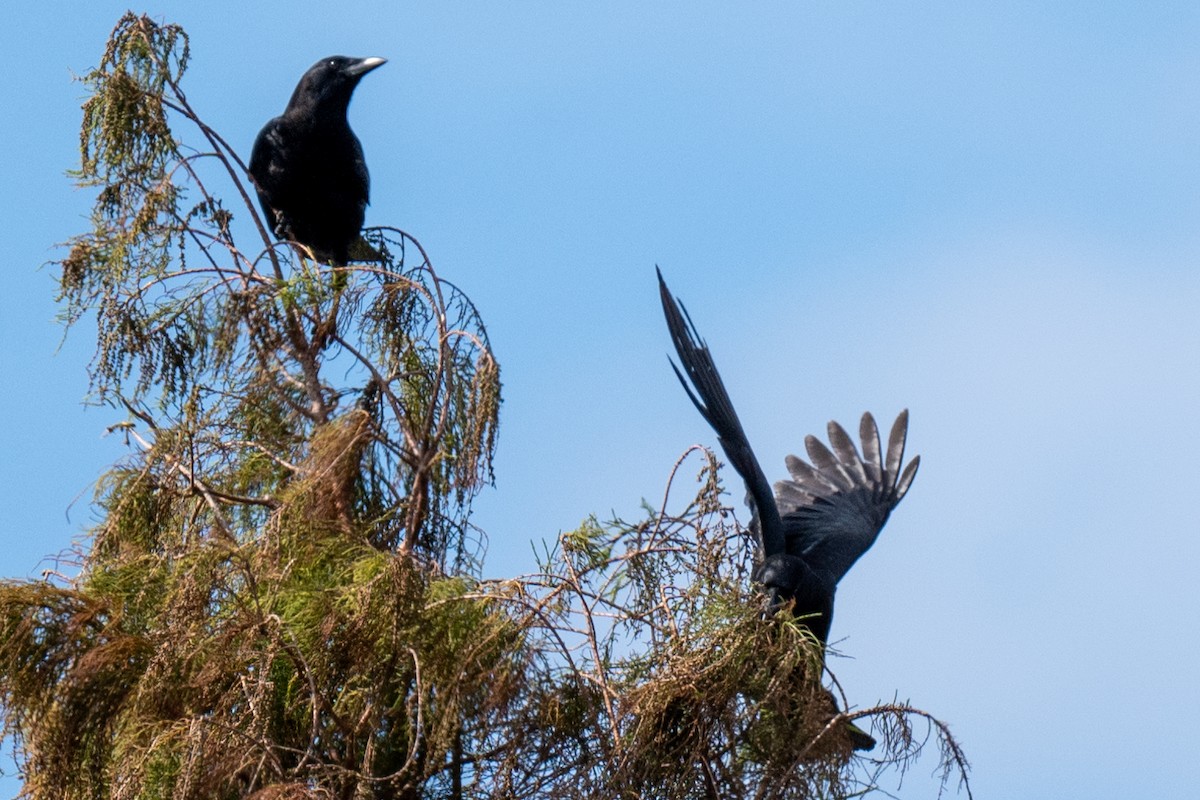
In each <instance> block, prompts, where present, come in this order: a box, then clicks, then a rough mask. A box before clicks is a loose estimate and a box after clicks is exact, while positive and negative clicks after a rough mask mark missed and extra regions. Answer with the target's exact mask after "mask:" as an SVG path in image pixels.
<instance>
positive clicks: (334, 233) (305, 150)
mask: <svg viewBox="0 0 1200 800" xmlns="http://www.w3.org/2000/svg"><path fill="white" fill-rule="evenodd" d="M384 63H385V61H384V59H382V58H348V57H346V56H330V57H329V58H323V59H321V60H320V61H318V62H317V63H316V64H313V66H312V67H311V68H309V70H308V71H307V72H305V73H304V75H303V77H301V78H300V83H298V84H297V85H296V90H295V91H294V92H293V93H292V98H291V100H290V101H289V102H288V105H287V108H286V109H285V110H284V112H283V114H282V115H280V116H278V117H275V118H274V119H273V120H271V121H270V122H268V123H267V124H266V125H265V126H264V127H263V129H262V131H261V132H259V134H258V138H257V139H255V141H254V149H253V151H252V152H251V154H250V167H249V171H250V177H251V179H252V180H253V181H254V186H255V188H256V189H257V190H258V199H259V202H261V203H262V208H263V213H264V214H265V215H266V218H267V220H266V221H267V226H268V227H269V228H270V229H271V231H272V232H273V233H275V234H276V235H277V236H279V238H281V239H287V240H290V241H293V242H296V243H297V244H301V245H304V246H305V247H307V248H308V249H309V250H310V251H311V252H312V255H313V257H314V258H316V259H317V260H318V261H321V262H324V263H327V264H333V265H342V264H345V263H346V262H347V261H348V260H349V258H350V252H351V248H352V246H353V245H354V243H355V242H357V241H358V239H359V235H360V232H361V230H362V225H363V217H364V215H365V213H366V208H367V202H368V201H369V199H370V178H369V176H368V174H367V164H366V161H365V160H364V159H363V151H362V145H361V144H360V143H359V141H358V137H357V136H355V135H354V131H352V130H350V123H349V122H348V121H347V120H346V111H347V109H348V108H349V106H350V96H351V95H352V94H353V93H354V88H355V87H356V86H357V85H358V82H359V81H360V80H361V79H362V77H363V76H364V75H366V74H367V73H368V72H370V71H371V70H373V69H375V68H376V67H378V66H380V65H382V64H384Z"/></svg>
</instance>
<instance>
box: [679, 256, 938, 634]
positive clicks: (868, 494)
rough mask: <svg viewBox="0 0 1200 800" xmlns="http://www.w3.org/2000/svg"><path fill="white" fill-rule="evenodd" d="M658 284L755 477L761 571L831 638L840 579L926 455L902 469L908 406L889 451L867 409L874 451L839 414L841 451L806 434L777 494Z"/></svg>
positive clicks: (703, 352) (835, 432) (701, 399)
mask: <svg viewBox="0 0 1200 800" xmlns="http://www.w3.org/2000/svg"><path fill="white" fill-rule="evenodd" d="M658 285H659V294H660V296H661V299H662V306H663V313H664V314H665V315H666V318H667V328H668V329H669V330H670V332H671V339H672V341H673V342H674V344H675V352H676V353H678V354H679V360H680V363H681V364H682V367H683V368H682V370H680V368H679V367H676V366H675V364H674V363H672V364H671V366H672V367H673V368H674V369H675V374H676V376H677V377H678V378H679V382H680V383H681V384H683V388H684V390H685V391H686V392H687V394H688V397H690V398H691V400H692V403H693V404H695V406H696V408H697V409H698V410H699V411H700V414H701V415H702V416H703V417H704V419H705V420H707V421H708V424H709V425H711V426H712V428H713V430H715V431H716V433H717V438H718V440H719V441H720V443H721V448H722V449H723V450H724V451H725V455H726V457H727V458H728V459H729V463H730V464H731V465H732V466H733V468H734V469H735V470H737V472H738V474H739V475H741V476H742V480H744V481H745V483H746V493H747V496H746V503H747V505H749V506H750V511H751V521H750V527H751V530H752V531H753V532H754V534H755V536H756V537H757V538H758V543H759V546H760V547H761V550H762V556H763V557H762V561H761V562H760V563H759V564H758V566H757V567H756V569H755V571H754V578H755V580H757V581H758V582H759V583H761V584H762V585H763V587H764V588H765V589H766V590H767V592H768V594H769V595H770V597H771V599H772V601H773V603H774V604H776V605H778V604H780V603H784V602H788V601H795V605H794V612H795V614H796V616H797V617H798V618H801V619H803V621H804V623H805V624H806V625H807V627H808V628H809V630H811V631H812V633H813V635H814V636H815V637H816V638H817V640H818V641H820V642H821V644H822V646H824V644H825V643H826V642H827V641H828V639H829V625H830V622H831V621H832V618H833V598H834V593H835V591H836V589H837V584H838V581H840V580H841V579H842V576H843V575H845V574H846V572H847V571H848V570H849V569H850V567H851V566H852V565H853V564H854V562H855V561H857V560H858V558H859V556H861V555H862V554H863V553H865V552H866V551H867V550H868V549H869V548H870V547H871V545H872V544H874V542H875V539H876V538H877V537H878V536H879V532H880V530H882V528H883V525H884V523H885V522H887V519H888V515H889V514H891V512H892V509H893V508H895V507H896V504H897V503H899V502H900V500H901V498H903V497H904V494H905V493H906V492H907V491H908V487H909V485H910V484H911V483H912V480H913V478H914V477H915V476H916V473H917V467H918V465H919V464H920V462H921V458H920V456H917V457H915V458H913V460H912V461H910V462H909V464H908V465H907V466H906V467H904V469H903V471H901V469H900V467H901V462H902V461H903V459H904V442H905V437H906V434H907V431H908V412H907V411H903V412H901V413H900V416H898V417H897V418H896V422H895V424H894V425H893V426H892V431H891V435H890V436H889V437H888V446H887V451H886V454H885V453H884V451H883V450H882V449H881V446H880V441H879V430H878V428H877V426H876V425H875V419H874V418H873V417H872V416H871V415H870V414H863V417H862V421H861V423H860V425H859V433H860V436H861V438H862V443H863V454H864V456H865V458H864V457H860V456H859V454H858V451H857V450H856V449H855V446H854V443H853V441H851V439H850V436H849V435H848V434H847V433H846V431H845V430H844V429H843V428H842V427H841V426H840V425H838V424H837V423H836V422H830V423H829V441H830V444H831V445H832V446H833V450H832V451H831V450H830V449H829V448H828V447H826V446H825V445H824V444H822V443H821V442H820V441H819V440H818V439H817V438H816V437H814V436H808V437H806V438H805V448H806V449H807V451H808V455H809V458H810V459H811V460H812V465H809V464H808V463H806V462H804V461H802V460H801V459H799V458H797V457H796V456H788V458H787V467H788V471H789V472H790V473H791V479H790V480H785V481H779V482H778V483H776V484H775V491H774V493H772V491H771V487H770V485H769V484H768V483H767V479H766V476H765V475H764V473H763V471H762V467H761V466H759V463H758V459H757V458H756V457H755V455H754V451H753V450H752V449H751V448H750V442H749V441H748V440H747V438H746V433H745V431H743V430H742V423H741V421H740V420H739V419H738V416H737V412H735V411H734V409H733V404H732V403H731V402H730V400H729V394H728V392H727V391H726V390H725V384H724V383H723V382H722V380H721V375H720V373H718V372H717V367H716V364H714V363H713V359H712V355H711V354H710V353H709V350H708V346H707V345H706V344H705V343H704V341H703V340H702V339H701V338H700V335H699V334H698V333H697V332H696V328H695V325H694V324H693V323H692V321H691V318H690V317H688V315H687V310H686V309H684V308H683V306H682V304H679V303H677V301H676V300H675V299H674V298H672V297H671V293H670V291H669V290H668V289H667V285H666V283H665V282H664V281H663V277H662V273H661V272H660V273H659V275H658Z"/></svg>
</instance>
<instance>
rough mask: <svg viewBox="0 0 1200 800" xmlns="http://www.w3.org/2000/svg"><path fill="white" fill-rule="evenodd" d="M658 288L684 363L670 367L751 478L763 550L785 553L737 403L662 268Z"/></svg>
mask: <svg viewBox="0 0 1200 800" xmlns="http://www.w3.org/2000/svg"><path fill="white" fill-rule="evenodd" d="M658 291H659V295H660V297H661V298H662V307H663V314H664V315H666V318H667V328H668V329H669V330H670V332H671V341H673V342H674V343H675V352H676V353H678V354H679V363H680V364H682V365H683V369H682V370H680V368H679V367H677V366H675V363H674V362H671V368H672V369H674V370H675V376H676V377H678V378H679V382H680V383H681V384H683V388H684V391H686V392H687V394H688V397H690V398H691V400H692V403H693V404H694V405H695V406H696V409H697V410H698V411H699V412H700V415H701V416H702V417H704V419H705V420H707V421H708V424H709V425H711V426H712V428H713V430H714V431H716V432H717V440H718V441H719V442H720V443H721V449H722V450H724V451H725V457H726V458H728V459H729V463H730V464H731V465H732V466H733V468H734V469H735V470H737V473H738V474H739V475H741V476H742V480H743V481H745V482H746V493H747V496H746V504H747V505H749V506H750V512H751V514H752V520H751V529H752V530H754V531H755V532H756V533H757V535H758V536H759V544H760V545H761V547H762V550H763V554H764V555H766V556H771V555H779V554H782V553H784V552H785V545H784V532H783V523H782V521H781V520H780V517H779V509H778V508H776V506H775V498H774V496H773V495H772V494H771V486H770V484H769V483H768V482H767V477H766V475H764V474H763V471H762V467H761V466H759V464H758V459H757V458H755V457H754V451H753V450H751V449H750V442H749V441H748V440H747V439H746V433H745V431H743V430H742V423H741V421H740V420H739V419H738V416H737V412H735V411H734V410H733V403H732V402H730V400H729V393H728V392H726V391H725V384H724V383H723V382H722V381H721V375H720V373H718V372H717V366H716V364H714V363H713V360H712V354H710V353H709V352H708V346H707V345H706V344H705V343H704V340H703V339H701V338H700V334H699V333H698V332H697V331H696V326H695V325H693V324H692V320H691V317H689V316H688V315H687V309H685V308H683V305H682V303H678V302H677V301H676V300H675V298H673V297H672V296H671V292H670V290H668V289H667V284H666V282H665V281H663V277H662V272H658ZM685 376H686V377H685ZM693 389H694V391H693Z"/></svg>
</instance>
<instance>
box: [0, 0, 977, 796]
mask: <svg viewBox="0 0 1200 800" xmlns="http://www.w3.org/2000/svg"><path fill="white" fill-rule="evenodd" d="M187 60H188V42H187V37H186V35H185V34H184V33H183V31H182V30H181V29H179V28H178V27H177V26H172V25H162V24H158V23H155V22H153V21H151V20H149V19H148V18H146V17H137V16H134V15H126V16H125V17H124V18H122V20H121V21H120V22H119V23H118V25H117V27H116V28H115V30H114V31H113V34H112V36H111V38H110V40H109V43H108V47H107V49H106V51H105V54H104V57H103V58H102V60H101V63H100V66H98V67H97V68H96V69H95V70H93V71H92V72H90V73H89V74H88V75H87V76H86V77H85V79H84V80H85V83H86V84H87V86H88V88H89V91H90V92H91V96H90V97H89V99H88V101H87V103H86V104H85V106H84V118H83V129H82V134H81V153H82V163H81V167H80V169H79V171H78V173H77V175H78V178H79V181H80V183H81V184H82V185H85V186H91V187H95V188H96V189H97V190H98V194H97V198H96V205H95V210H94V213H93V216H92V229H91V230H90V231H88V232H86V233H84V234H82V235H80V236H78V237H76V238H75V239H73V240H72V241H71V243H70V252H69V254H68V255H67V257H66V258H65V259H64V260H63V262H62V264H61V267H62V272H61V290H62V299H63V301H64V303H65V313H64V316H65V319H66V321H67V323H68V324H69V325H75V324H77V323H78V322H80V321H81V320H84V319H88V318H93V319H95V321H96V324H97V352H96V357H95V359H94V361H93V363H92V365H91V381H92V384H91V385H92V390H93V398H94V400H95V401H97V402H102V403H107V404H110V405H112V406H114V407H116V406H120V407H122V408H124V409H125V410H126V411H127V412H128V414H129V417H128V419H127V421H125V422H123V423H121V424H119V425H116V426H114V428H113V429H114V430H120V431H121V432H123V433H124V435H125V436H126V439H127V442H128V444H129V445H130V454H129V455H128V457H127V458H126V459H125V460H124V461H122V462H121V463H119V464H117V465H115V466H114V467H113V468H112V469H111V471H110V472H109V473H108V474H107V475H106V476H105V477H104V478H103V479H102V480H101V481H100V483H99V485H98V488H97V497H96V507H97V509H98V511H99V514H100V517H99V521H98V523H97V524H96V526H95V527H94V529H93V530H92V531H91V546H90V548H89V549H88V550H87V551H86V552H85V553H83V554H82V555H81V556H80V561H79V563H78V573H77V574H76V575H74V576H73V577H72V578H70V579H62V580H60V581H58V582H51V581H32V582H25V581H7V582H0V702H2V710H3V720H4V731H5V732H6V733H8V734H9V735H11V736H12V737H13V739H14V740H15V742H16V743H17V747H18V756H19V761H20V763H21V767H22V770H23V776H24V778H25V786H24V795H23V796H24V797H26V798H29V800H43V799H44V798H63V799H64V800H74V799H76V798H78V799H79V800H83V798H87V800H107V799H108V798H112V800H152V799H154V800H157V799H158V798H172V800H185V799H187V800H190V799H191V798H204V799H205V800H211V799H214V798H215V799H217V800H222V799H223V798H230V800H232V798H244V797H250V798H255V799H256V800H276V799H278V800H292V799H293V798H331V797H337V798H346V800H350V798H354V800H366V799H367V798H380V799H381V800H382V799H383V798H463V797H477V798H526V797H543V796H558V797H563V798H593V797H623V798H642V797H646V798H649V797H653V798H666V799H668V800H674V799H676V798H678V799H680V800H682V799H683V798H716V797H749V796H756V797H761V798H776V797H779V798H783V797H846V796H850V795H851V794H854V793H856V792H858V791H860V790H861V789H863V788H864V787H865V788H870V787H871V786H872V785H873V774H871V773H870V772H869V771H868V773H867V774H866V775H865V776H864V775H863V774H862V771H861V767H862V763H861V761H860V760H859V759H855V758H852V756H851V751H850V750H849V746H848V740H847V738H846V735H845V727H844V725H843V724H842V723H843V722H844V719H843V718H842V717H835V716H834V715H835V714H836V713H837V712H836V708H835V706H834V705H833V701H832V697H831V696H830V695H829V694H828V693H827V692H826V691H825V690H824V689H823V688H822V687H821V683H820V681H821V677H822V676H821V672H822V670H821V657H820V652H819V649H818V647H817V644H816V643H815V642H814V641H813V640H812V638H811V636H809V635H808V633H807V631H806V630H805V629H804V628H803V626H801V625H798V624H797V623H796V622H794V621H793V620H791V618H790V617H789V616H788V615H786V614H781V615H779V616H778V617H777V618H775V619H773V620H764V619H762V618H761V610H760V609H761V604H760V602H759V600H760V598H757V597H755V596H754V595H753V594H752V593H751V592H750V590H749V589H748V586H749V571H750V563H751V559H752V556H753V554H752V553H751V552H750V550H749V546H748V544H747V542H748V541H749V539H748V537H746V536H745V535H744V532H742V531H741V530H740V529H738V528H737V527H736V526H735V525H734V524H733V523H732V521H731V519H730V518H729V516H728V509H726V508H725V507H724V506H723V505H722V503H721V498H720V495H721V488H720V485H719V483H718V481H717V471H716V468H717V465H716V462H715V461H714V460H713V459H712V456H711V454H708V455H707V456H706V460H705V462H704V465H703V467H702V469H701V472H700V475H699V484H698V486H697V489H696V492H695V496H694V499H692V500H691V501H690V502H688V504H687V506H686V508H685V509H684V510H683V511H681V512H679V513H677V514H668V513H667V511H666V505H667V503H666V500H664V506H663V507H662V508H657V509H654V508H649V507H648V508H647V515H646V518H645V519H643V520H640V521H637V522H634V523H626V522H622V521H613V522H609V523H601V522H600V521H599V520H597V519H595V518H589V519H588V520H586V521H585V522H584V523H583V524H582V525H581V526H580V527H579V528H578V529H577V530H574V531H570V532H567V533H564V534H562V535H561V536H560V537H559V538H558V540H557V543H556V544H555V545H554V546H552V547H549V548H547V551H546V552H545V554H544V558H543V559H542V561H543V563H542V565H541V569H540V571H539V572H538V573H537V574H534V575H530V576H525V577H522V578H516V579H505V580H495V581H481V580H479V579H478V577H477V575H478V569H479V552H478V547H477V546H476V545H475V544H474V543H473V542H472V537H471V535H470V530H471V529H470V527H469V525H468V522H467V520H468V515H469V508H470V502H471V499H472V498H473V497H474V496H475V494H476V493H477V492H478V491H479V490H480V489H481V488H482V487H483V486H484V485H486V484H487V483H488V482H490V480H491V477H492V473H491V463H492V452H493V448H494V446H495V436H496V427H497V420H498V415H499V406H500V378H499V367H498V364H497V362H496V359H495V357H494V356H493V354H492V352H491V348H490V345H489V343H488V340H487V335H486V332H485V330H484V327H483V324H482V322H481V320H480V318H479V315H478V314H477V313H476V310H475V308H474V307H473V306H472V304H471V303H470V301H469V300H468V299H467V298H466V296H465V295H464V294H463V293H462V292H460V291H459V290H458V289H457V288H456V287H454V286H453V285H451V284H450V283H448V282H446V281H444V280H442V279H440V278H439V277H438V276H437V275H436V274H435V273H434V271H433V269H432V266H431V265H430V261H429V258H428V256H427V255H426V253H425V252H424V251H423V250H422V249H421V247H420V245H419V244H418V243H417V242H416V240H414V239H413V238H412V237H410V236H408V235H407V234H404V233H403V232H401V231H398V230H394V229H389V228H383V229H376V230H372V231H368V232H366V234H365V240H366V244H367V245H368V246H369V249H370V250H371V251H372V252H373V256H372V258H373V261H372V263H370V264H365V265H363V264H360V265H352V266H350V267H343V268H330V267H327V266H324V265H321V264H317V263H314V262H313V261H312V260H311V259H309V258H307V257H306V253H304V252H303V251H302V250H301V249H298V248H294V247H292V246H291V245H290V244H288V243H277V242H274V241H272V240H271V238H270V237H269V235H268V233H267V230H266V228H265V227H264V226H263V224H262V222H261V220H259V219H258V214H257V210H256V209H255V206H254V203H253V202H251V199H250V194H251V193H250V192H249V191H248V187H247V186H246V185H245V182H244V178H243V176H244V174H245V170H244V166H243V165H242V163H241V161H240V160H239V159H238V157H237V155H236V153H234V152H233V151H232V149H230V148H229V147H228V146H227V145H226V144H225V143H224V141H223V140H222V139H221V138H220V136H219V135H218V134H216V133H215V132H214V131H212V130H211V129H210V128H208V127H207V126H206V125H205V124H204V123H203V122H202V121H201V119H200V117H199V116H198V115H197V114H196V113H195V111H194V110H193V109H192V108H191V106H190V105H189V104H188V101H187V98H186V97H185V95H184V94H183V92H182V90H181V88H180V82H181V80H182V78H183V75H184V70H185V67H186V64H187ZM180 125H182V126H184V129H185V130H186V131H187V132H188V133H189V134H190V135H191V136H196V135H198V136H199V139H200V141H201V142H202V143H203V146H204V148H206V149H203V150H199V151H197V150H193V149H191V148H185V147H184V146H183V145H182V144H181V143H180V141H181V140H180V139H177V134H176V128H178V127H179V126H180ZM172 126H175V127H174V128H173V127H172ZM220 182H223V184H222V185H224V186H226V187H228V188H229V189H231V191H232V194H233V195H234V196H236V197H238V198H239V204H238V205H237V207H236V209H235V211H236V213H234V212H231V211H229V210H226V209H225V208H224V206H223V205H222V203H221V201H220V200H219V199H218V197H217V195H216V194H215V193H213V192H212V191H210V188H209V187H210V186H216V185H218V183H220ZM189 198H190V199H189ZM189 202H190V203H192V205H191V206H190V207H188V206H187V203H189ZM247 223H253V224H247ZM246 240H249V241H252V242H253V245H251V246H245V245H244V242H245V241H246ZM252 254H253V255H252ZM330 375H337V376H340V380H341V383H334V382H332V380H331V379H330V377H329V376H330ZM672 481H673V479H672ZM841 707H843V708H844V707H845V702H844V698H843V700H842V702H841ZM920 713H921V712H915V711H913V710H911V709H908V708H906V707H901V706H889V707H881V708H879V709H874V710H869V711H868V712H860V714H859V715H856V716H860V715H862V714H877V715H879V729H878V730H879V731H880V732H881V733H882V734H883V737H884V745H885V749H886V753H885V755H884V757H883V758H882V759H881V760H880V761H878V762H874V763H876V764H880V765H884V764H895V763H900V764H904V763H906V762H907V760H908V759H910V758H912V757H914V756H915V755H916V753H918V752H919V750H920V748H921V745H922V742H921V740H920V739H919V738H915V737H914V736H913V732H912V728H911V723H910V719H911V718H912V715H913V714H918V715H919V714H920ZM932 724H933V725H934V726H935V728H936V731H937V732H938V740H939V742H941V743H942V745H943V747H944V748H945V752H944V754H943V755H944V764H945V768H946V769H947V773H946V774H947V775H949V769H950V768H951V767H955V768H961V767H963V766H964V765H965V761H964V760H963V759H962V756H961V753H960V752H959V751H958V750H957V745H955V744H954V742H953V740H952V739H951V738H950V737H949V736H948V734H946V732H945V729H944V727H940V723H936V721H933V722H932Z"/></svg>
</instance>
